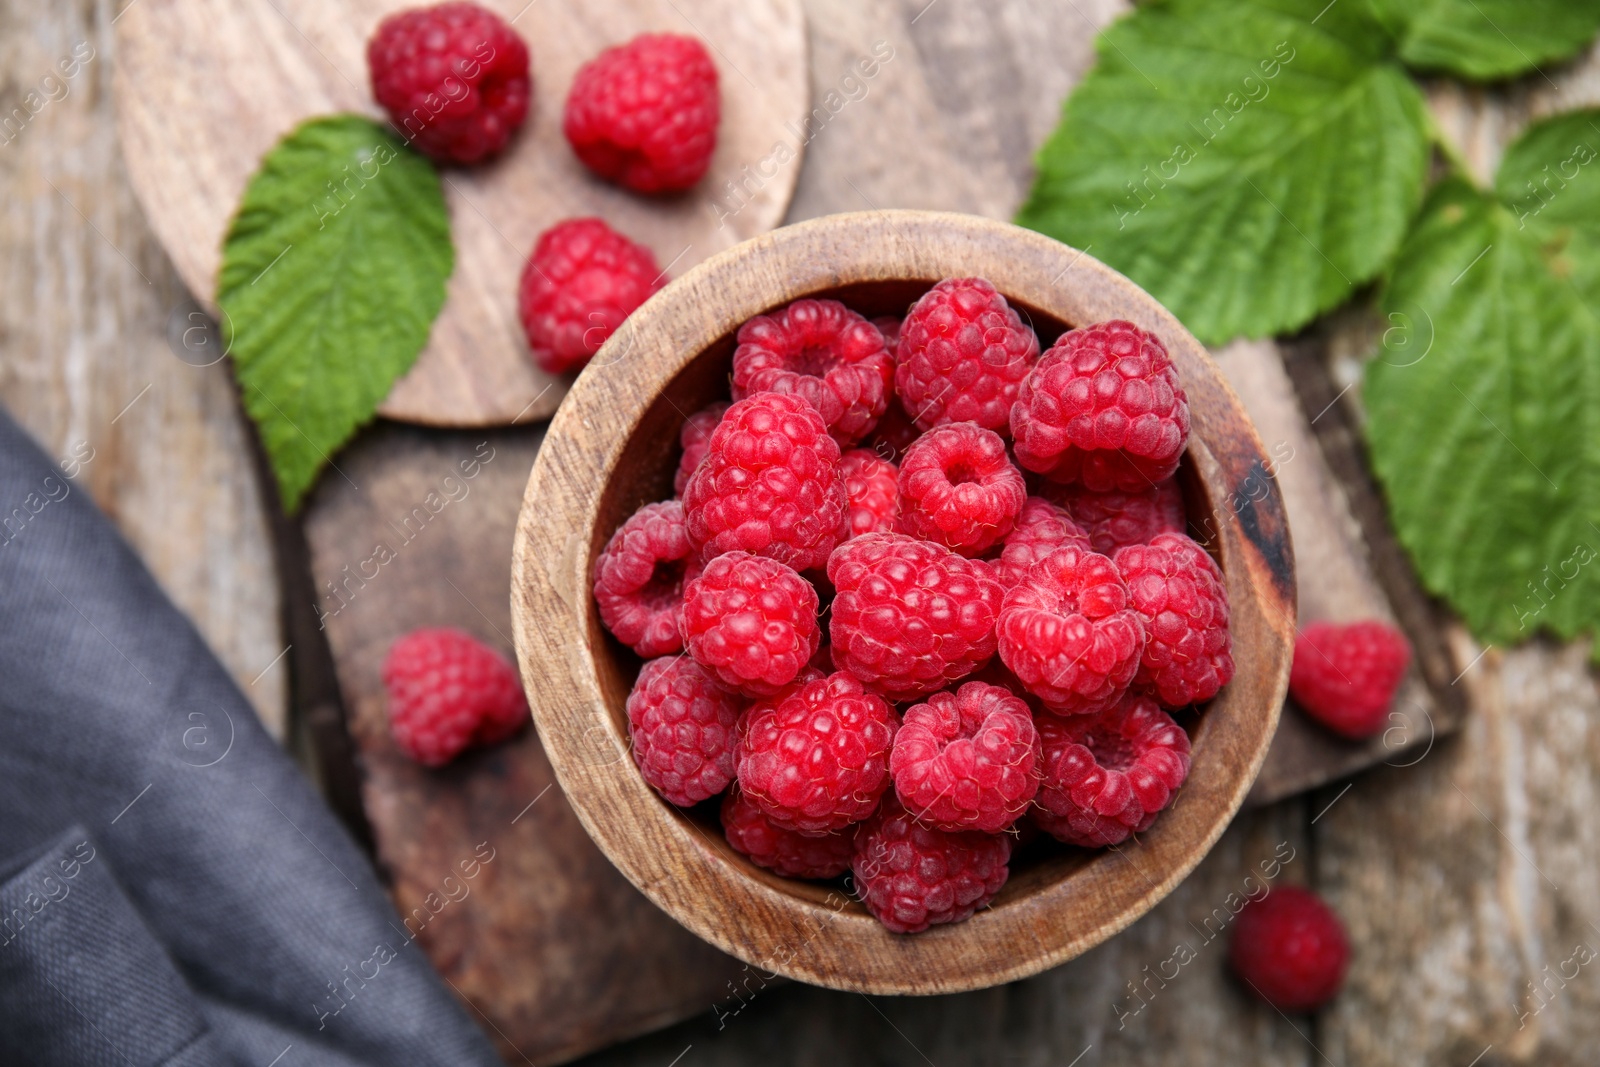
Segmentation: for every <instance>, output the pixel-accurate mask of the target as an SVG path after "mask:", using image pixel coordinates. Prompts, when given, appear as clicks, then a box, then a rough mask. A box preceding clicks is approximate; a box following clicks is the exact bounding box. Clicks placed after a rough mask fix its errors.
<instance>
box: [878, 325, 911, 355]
mask: <svg viewBox="0 0 1600 1067" xmlns="http://www.w3.org/2000/svg"><path fill="white" fill-rule="evenodd" d="M904 322H905V320H904V319H902V318H901V317H900V316H899V315H879V316H878V317H877V318H875V319H873V320H872V325H874V326H876V327H877V328H878V332H879V333H881V334H883V347H885V348H887V349H888V350H889V355H890V356H891V357H892V356H894V355H895V354H896V352H897V351H898V350H899V347H900V327H901V325H902V324H904Z"/></svg>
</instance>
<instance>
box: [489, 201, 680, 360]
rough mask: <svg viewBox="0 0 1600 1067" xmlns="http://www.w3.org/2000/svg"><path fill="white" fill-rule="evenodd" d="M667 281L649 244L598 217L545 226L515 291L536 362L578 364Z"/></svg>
mask: <svg viewBox="0 0 1600 1067" xmlns="http://www.w3.org/2000/svg"><path fill="white" fill-rule="evenodd" d="M664 281H665V279H664V278H663V276H662V272H661V270H660V268H658V267H657V266H656V257H655V256H654V255H653V254H652V253H651V251H650V250H649V249H648V248H646V247H645V246H644V245H641V244H637V243H636V242H633V241H630V240H628V238H626V237H624V236H623V235H622V234H620V233H618V232H617V231H615V230H613V229H612V228H611V227H610V226H607V225H606V224H605V223H604V222H602V221H601V220H600V219H568V220H566V221H565V222H559V223H557V224H556V225H554V226H552V227H550V229H548V230H546V231H545V232H544V233H542V234H540V235H539V241H538V243H537V244H535V245H534V248H533V254H532V255H530V256H529V257H528V262H527V265H526V266H524V267H523V269H522V281H521V284H520V286H519V288H518V291H517V314H518V316H519V317H520V318H521V320H522V329H523V333H524V334H525V335H526V336H527V339H528V349H529V351H531V352H532V353H533V359H534V362H535V363H537V364H538V365H539V366H540V368H542V369H543V370H545V371H548V372H549V373H551V374H561V373H564V372H566V371H570V370H579V369H581V368H583V367H584V366H586V365H587V364H588V362H589V360H590V359H592V358H593V357H594V354H595V353H596V352H598V351H599V350H600V346H601V345H603V344H605V343H606V340H607V339H608V338H609V337H610V336H611V335H612V334H613V333H615V332H616V330H617V327H619V326H621V325H622V322H623V320H624V319H626V318H627V317H628V316H629V315H631V314H633V312H634V310H635V309H636V308H638V306H639V305H640V304H642V303H644V302H645V301H646V300H648V299H650V297H651V295H652V294H654V293H655V291H656V290H658V289H660V288H661V286H662V285H663V284H664Z"/></svg>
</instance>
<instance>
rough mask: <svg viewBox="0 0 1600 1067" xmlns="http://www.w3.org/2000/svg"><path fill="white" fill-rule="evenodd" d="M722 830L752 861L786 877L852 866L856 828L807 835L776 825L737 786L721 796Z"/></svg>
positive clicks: (823, 874) (831, 874) (834, 873)
mask: <svg viewBox="0 0 1600 1067" xmlns="http://www.w3.org/2000/svg"><path fill="white" fill-rule="evenodd" d="M722 833H723V836H725V837H726V838H727V839H728V844H730V845H732V846H733V847H734V848H735V849H737V850H738V851H739V852H741V853H743V854H744V855H746V856H748V857H750V862H752V863H754V864H755V865H756V866H758V867H765V868H767V869H768V870H770V871H772V872H773V873H774V874H781V875H783V876H784V877H785V878H837V877H839V875H841V874H843V873H844V872H845V871H848V870H849V869H850V856H851V853H852V852H853V851H854V848H855V832H854V830H853V829H851V828H848V827H847V828H846V829H844V830H842V831H840V832H838V833H832V834H824V835H822V836H821V837H808V836H806V835H805V834H800V833H796V832H795V831H793V830H785V829H784V828H783V827H781V826H777V825H775V824H774V823H773V821H772V820H771V819H769V818H767V817H766V816H765V815H763V814H762V813H761V809H760V808H758V807H756V806H755V805H754V804H752V803H751V802H750V800H749V799H748V798H747V797H746V796H745V795H744V794H743V793H741V792H740V791H739V787H738V786H734V787H733V788H732V789H730V790H728V795H727V796H726V797H724V798H723V800H722Z"/></svg>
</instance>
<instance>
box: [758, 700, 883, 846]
mask: <svg viewBox="0 0 1600 1067" xmlns="http://www.w3.org/2000/svg"><path fill="white" fill-rule="evenodd" d="M898 726H899V720H898V719H897V718H896V717H895V713H894V709H893V708H891V707H890V706H889V704H888V702H887V701H885V700H884V699H883V698H882V697H880V696H878V695H877V694H876V693H872V692H869V691H868V690H867V689H866V688H865V687H864V686H862V684H861V683H860V682H859V681H857V680H856V679H855V678H854V677H853V676H852V675H850V674H848V673H846V672H844V671H839V672H837V673H834V674H831V675H828V676H827V677H825V678H815V679H812V680H810V681H804V682H798V683H796V684H794V685H791V686H789V687H788V688H787V689H785V690H783V691H782V692H780V693H778V694H777V695H775V696H772V697H768V698H766V699H765V700H758V701H757V702H756V703H754V704H752V705H751V706H750V709H749V711H748V712H747V713H746V714H745V717H744V719H743V720H742V721H741V722H740V724H739V752H738V775H739V788H740V789H741V790H742V791H743V792H744V795H745V796H747V797H748V798H749V799H750V802H751V803H753V804H754V805H755V806H756V807H758V808H760V809H761V812H762V814H764V815H766V817H767V818H768V819H770V820H771V821H772V823H773V825H775V826H779V827H782V828H784V829H787V830H794V831H796V832H798V833H803V834H825V833H832V832H833V831H835V830H842V829H844V828H845V827H846V826H849V825H850V824H851V823H855V822H860V821H861V820H862V819H865V818H866V817H867V816H868V815H871V814H872V811H873V809H874V808H876V807H877V806H878V798H879V797H881V796H883V792H884V790H885V789H886V788H887V787H888V785H889V750H890V747H891V746H892V744H893V741H894V734H895V729H896V728H897V727H898Z"/></svg>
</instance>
